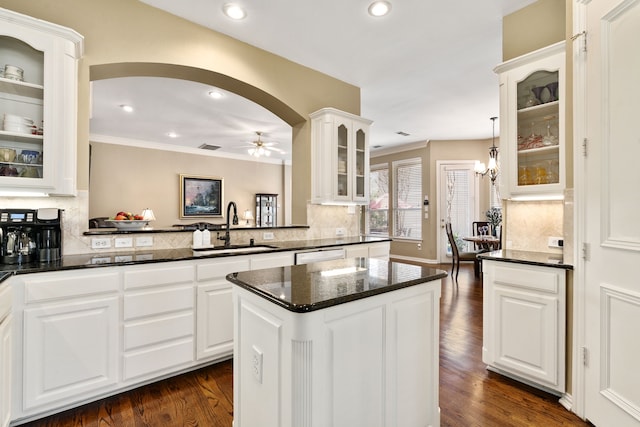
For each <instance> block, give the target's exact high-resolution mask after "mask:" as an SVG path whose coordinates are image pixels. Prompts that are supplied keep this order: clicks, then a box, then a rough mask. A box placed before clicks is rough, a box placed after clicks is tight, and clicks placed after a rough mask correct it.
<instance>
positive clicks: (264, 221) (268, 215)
mask: <svg viewBox="0 0 640 427" xmlns="http://www.w3.org/2000/svg"><path fill="white" fill-rule="evenodd" d="M277 215H278V195H277V194H267V193H258V194H256V227H275V226H276V225H278V222H277V221H278V217H277Z"/></svg>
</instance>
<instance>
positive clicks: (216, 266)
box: [196, 256, 250, 282]
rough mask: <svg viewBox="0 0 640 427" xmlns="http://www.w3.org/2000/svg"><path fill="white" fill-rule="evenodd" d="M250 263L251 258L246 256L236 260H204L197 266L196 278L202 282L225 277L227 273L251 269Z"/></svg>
mask: <svg viewBox="0 0 640 427" xmlns="http://www.w3.org/2000/svg"><path fill="white" fill-rule="evenodd" d="M230 258H231V257H230ZM233 258H236V257H233ZM249 263H250V258H249V257H246V256H245V257H237V258H236V259H234V260H224V261H220V260H212V261H210V262H202V263H200V264H198V266H197V267H196V280H197V281H198V282H202V281H203V280H210V279H219V278H220V277H222V278H224V277H225V276H226V275H227V274H229V273H235V272H237V271H249V269H250V264H249Z"/></svg>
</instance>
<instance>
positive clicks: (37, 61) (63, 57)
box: [0, 9, 83, 195]
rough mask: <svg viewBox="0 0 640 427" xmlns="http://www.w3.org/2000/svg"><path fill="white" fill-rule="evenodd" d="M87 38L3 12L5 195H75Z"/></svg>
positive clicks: (0, 147) (1, 161)
mask: <svg viewBox="0 0 640 427" xmlns="http://www.w3.org/2000/svg"><path fill="white" fill-rule="evenodd" d="M82 49H83V38H82V36H81V35H79V34H78V33H76V32H75V31H73V30H70V29H68V28H64V27H61V26H59V25H55V24H51V23H48V22H45V21H41V20H38V19H34V18H31V17H29V16H25V15H22V14H19V13H15V12H12V11H9V10H6V9H0V57H1V58H2V61H3V62H2V64H0V66H2V67H3V68H2V69H1V70H0V190H5V191H6V190H10V191H21V192H30V193H36V192H37V193H47V194H58V195H75V194H76V141H77V98H78V95H77V87H78V84H77V61H78V59H79V58H80V56H81V55H82Z"/></svg>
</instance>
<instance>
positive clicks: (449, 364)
mask: <svg viewBox="0 0 640 427" xmlns="http://www.w3.org/2000/svg"><path fill="white" fill-rule="evenodd" d="M440 268H442V269H443V270H447V269H450V266H449V265H446V266H445V265H443V266H440ZM440 306H441V311H440V322H441V326H440V409H441V426H443V427H532V426H534V427H538V426H539V427H556V426H570V427H571V426H574V427H575V426H589V425H590V424H588V423H585V422H583V421H582V420H580V419H579V418H578V417H577V416H576V415H575V414H573V413H571V412H569V411H567V410H566V409H565V408H564V407H562V405H560V404H559V403H558V398H557V397H556V396H553V395H551V394H548V393H544V392H542V391H539V390H537V389H534V388H532V387H529V386H526V385H524V384H521V383H519V382H516V381H514V380H511V379H509V378H506V377H504V376H501V375H499V374H496V373H493V372H490V371H487V369H486V366H485V365H484V364H483V363H482V282H481V280H479V279H476V278H475V277H474V274H473V266H472V264H468V265H462V266H461V267H460V275H459V278H458V285H457V286H456V285H455V284H454V283H453V282H452V280H451V277H450V276H449V277H447V278H446V279H444V280H443V284H442V298H441V300H440ZM232 421H233V363H232V362H231V361H226V362H222V363H218V364H215V365H211V366H208V367H205V368H202V369H199V370H197V371H194V372H189V373H186V374H183V375H178V376H176V377H173V378H169V379H167V380H163V381H159V382H157V383H155V384H151V385H148V386H144V387H140V388H138V389H135V390H131V391H128V392H125V393H121V394H119V395H116V396H112V397H109V398H106V399H101V400H99V401H97V402H94V403H90V404H87V405H84V406H82V407H79V408H76V409H73V410H69V411H65V412H63V413H60V414H57V415H53V416H51V417H47V418H44V419H41V420H38V421H34V422H32V423H29V424H27V425H30V426H34V427H112V426H113V427H122V426H126V427H129V426H135V427H174V426H175V427H179V426H190V427H196V426H198V427H231V425H232ZM259 427H278V426H259Z"/></svg>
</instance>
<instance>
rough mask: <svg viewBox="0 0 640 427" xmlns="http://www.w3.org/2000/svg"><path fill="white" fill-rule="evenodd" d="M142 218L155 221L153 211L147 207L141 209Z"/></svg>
mask: <svg viewBox="0 0 640 427" xmlns="http://www.w3.org/2000/svg"><path fill="white" fill-rule="evenodd" d="M142 219H143V220H144V221H155V220H156V216H155V215H154V214H153V211H152V210H151V209H149V208H145V209H143V210H142Z"/></svg>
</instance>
